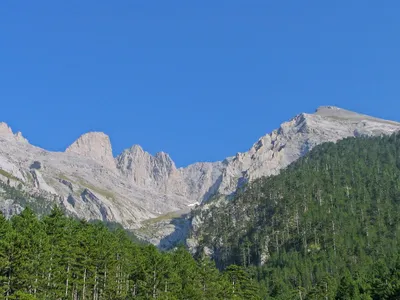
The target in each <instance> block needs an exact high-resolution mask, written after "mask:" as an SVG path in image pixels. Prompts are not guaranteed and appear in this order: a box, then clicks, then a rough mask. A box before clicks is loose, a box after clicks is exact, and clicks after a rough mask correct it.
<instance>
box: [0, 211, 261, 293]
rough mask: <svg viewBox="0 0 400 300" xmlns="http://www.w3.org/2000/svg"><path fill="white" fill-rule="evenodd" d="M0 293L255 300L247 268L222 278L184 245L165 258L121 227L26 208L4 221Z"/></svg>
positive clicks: (1, 223) (0, 233)
mask: <svg viewBox="0 0 400 300" xmlns="http://www.w3.org/2000/svg"><path fill="white" fill-rule="evenodd" d="M0 282H1V285H0V293H1V294H2V295H4V299H7V300H8V299H10V300H11V299H25V300H28V299H29V300H31V299H49V300H50V299H51V300H55V299H76V300H77V299H95V300H97V299H98V300H100V299H116V300H118V299H257V285H256V282H255V281H254V280H253V279H251V278H250V277H249V274H248V273H247V272H246V271H245V270H244V268H242V267H239V266H231V267H229V268H227V269H226V270H225V271H224V272H223V273H221V272H219V271H218V270H217V269H216V267H215V264H214V263H213V262H212V261H211V260H210V259H209V258H207V257H205V256H204V257H202V258H200V259H198V260H194V259H193V257H192V256H191V255H190V254H189V252H188V251H186V249H185V248H184V247H183V246H180V247H177V248H176V249H174V251H170V252H164V253H162V252H160V251H158V250H157V249H156V247H154V246H152V245H143V244H140V243H138V242H135V241H132V238H131V237H130V235H128V234H127V233H126V232H125V231H124V230H122V229H121V228H118V227H117V228H116V229H115V230H111V229H109V228H107V227H106V226H105V224H103V223H101V222H96V223H89V222H86V221H79V220H74V219H72V218H69V217H66V216H65V215H64V213H63V212H62V210H61V209H59V208H56V207H55V208H54V209H53V210H52V212H51V213H50V214H49V215H47V216H45V217H43V218H41V219H39V218H37V217H36V215H35V214H34V212H33V211H32V210H31V209H29V208H26V209H25V210H24V211H23V212H22V213H21V214H20V215H16V216H14V217H12V218H11V219H10V220H6V219H5V218H4V217H2V216H1V217H0Z"/></svg>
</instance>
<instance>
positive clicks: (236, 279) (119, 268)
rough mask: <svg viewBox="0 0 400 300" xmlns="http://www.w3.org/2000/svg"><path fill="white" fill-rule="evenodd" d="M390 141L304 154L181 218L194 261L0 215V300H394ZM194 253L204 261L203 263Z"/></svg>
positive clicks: (399, 184) (70, 227) (112, 237)
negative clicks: (188, 221)
mask: <svg viewBox="0 0 400 300" xmlns="http://www.w3.org/2000/svg"><path fill="white" fill-rule="evenodd" d="M399 149H400V135H396V134H395V135H392V136H382V137H375V138H371V137H359V138H348V139H345V140H342V141H340V142H337V143H326V144H322V145H320V146H317V147H315V148H314V149H313V150H312V151H311V152H310V153H308V154H307V155H305V156H304V157H303V158H301V159H300V160H298V161H297V162H295V163H293V164H292V165H290V166H289V167H288V168H286V169H285V170H283V171H282V172H281V173H280V174H279V175H277V176H272V177H268V178H260V179H257V180H255V181H253V182H251V183H248V184H246V185H245V186H243V187H242V188H240V189H239V190H238V191H237V192H236V194H235V195H234V196H233V197H232V198H231V199H230V200H226V199H223V200H221V197H220V196H218V195H217V196H216V197H215V199H214V200H211V202H209V203H207V205H206V206H204V207H203V208H202V209H196V210H194V212H193V215H192V217H193V218H197V219H198V220H201V222H202V223H201V226H200V227H198V228H196V230H193V231H192V232H191V236H190V237H191V238H196V239H197V240H198V241H199V247H198V251H197V253H196V254H195V255H194V257H193V256H192V255H191V254H190V253H189V252H188V251H187V250H186V248H185V245H180V246H178V247H176V248H175V249H173V250H171V251H168V252H160V251H159V250H157V248H156V247H154V246H152V245H148V244H144V243H140V242H139V241H138V240H137V239H135V238H134V237H133V236H132V235H131V234H128V233H127V232H126V231H124V230H123V229H122V228H121V227H119V226H114V225H115V224H114V225H113V224H111V225H112V226H110V224H104V223H101V222H87V221H83V220H76V219H73V218H71V217H68V216H66V215H65V214H64V213H63V211H62V210H61V209H60V208H57V207H53V208H52V209H51V211H50V212H48V213H46V214H43V215H41V216H40V217H38V216H37V215H36V213H37V212H36V211H35V210H32V209H31V208H26V209H25V210H23V211H22V213H21V214H19V215H15V216H13V217H12V218H10V219H7V218H5V217H3V216H0V293H1V294H2V295H3V296H4V299H7V300H11V299H30V300H32V299H45V300H47V299H49V300H50V299H51V300H55V299H72V300H78V299H79V300H84V299H93V300H100V299H116V300H118V299H121V300H122V299H300V300H306V299H355V300H357V299H364V300H366V299H374V300H375V299H400V254H399V242H400V153H399ZM205 253H211V255H210V256H207V255H205Z"/></svg>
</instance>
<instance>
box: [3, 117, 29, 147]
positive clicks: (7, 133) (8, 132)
mask: <svg viewBox="0 0 400 300" xmlns="http://www.w3.org/2000/svg"><path fill="white" fill-rule="evenodd" d="M0 137H3V138H6V139H11V140H15V141H17V142H28V140H27V139H25V138H24V137H23V136H22V133H21V132H20V131H18V132H17V133H15V134H14V133H13V131H12V129H11V127H10V126H8V124H7V123H4V122H0Z"/></svg>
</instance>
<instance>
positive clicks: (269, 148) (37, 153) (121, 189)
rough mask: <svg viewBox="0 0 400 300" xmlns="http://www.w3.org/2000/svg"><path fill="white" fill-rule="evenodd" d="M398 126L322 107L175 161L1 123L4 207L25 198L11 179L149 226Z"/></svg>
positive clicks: (68, 204)
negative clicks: (248, 138) (205, 158)
mask: <svg viewBox="0 0 400 300" xmlns="http://www.w3.org/2000/svg"><path fill="white" fill-rule="evenodd" d="M399 129H400V123H397V122H392V121H387V120H382V119H378V118H374V117H370V116H366V115H362V114H357V113H355V112H351V111H348V110H344V109H341V108H337V107H333V106H323V107H320V108H318V109H317V110H316V112H315V113H312V114H307V113H302V114H299V115H297V116H295V117H294V118H293V119H291V120H290V121H288V122H285V123H283V124H282V125H281V126H280V127H279V128H278V129H276V130H274V131H273V132H271V133H269V134H267V135H265V136H263V137H261V138H260V139H259V140H258V141H257V142H256V143H255V144H254V145H253V146H252V147H251V148H250V149H249V151H247V152H244V153H237V154H236V155H235V156H232V157H228V158H226V159H224V160H222V161H219V162H202V163H195V164H192V165H189V166H187V167H185V168H177V167H176V166H175V163H174V162H173V160H172V159H171V158H170V157H169V155H168V154H166V153H163V152H160V153H157V154H156V155H154V156H153V155H151V154H150V153H148V152H146V151H144V150H143V149H142V148H141V147H140V146H138V145H135V146H132V147H131V148H129V149H127V150H124V151H123V152H122V153H121V154H120V155H118V156H117V157H113V155H112V147H111V143H110V138H109V137H108V136H107V135H106V134H104V133H101V132H90V133H86V134H84V135H82V136H81V137H80V138H78V139H77V140H76V141H75V142H74V143H72V144H71V146H69V147H68V148H67V149H66V151H65V152H51V151H46V150H44V149H41V148H38V147H36V146H33V145H31V144H30V143H29V142H28V141H27V140H26V139H25V138H24V137H23V136H22V134H21V133H15V134H14V133H13V132H12V130H11V129H10V128H9V126H7V124H5V123H0V181H1V182H2V183H3V185H4V188H2V190H1V191H0V199H1V205H0V209H1V210H2V211H3V212H4V213H6V214H12V213H13V212H19V211H20V208H21V207H22V206H24V205H27V201H21V200H20V198H18V197H16V196H14V195H13V194H10V193H6V192H5V190H6V189H7V187H8V186H9V187H14V188H16V189H18V190H19V191H20V192H21V193H22V194H23V195H25V196H26V197H28V198H29V197H36V198H35V199H37V197H40V199H42V200H43V201H45V202H46V203H48V205H50V204H52V203H53V204H54V203H56V204H59V205H61V206H63V207H64V208H65V209H66V210H67V211H68V212H69V213H70V214H71V215H73V216H76V217H79V218H84V219H88V220H95V219H98V220H103V221H108V222H118V223H121V224H122V225H123V226H124V227H125V228H128V229H138V228H140V227H142V226H143V224H146V226H148V224H149V222H148V221H149V220H150V219H153V220H157V218H158V219H160V216H163V215H166V216H168V214H171V213H172V212H177V211H183V212H186V211H189V210H190V209H191V207H193V206H194V205H195V204H198V203H204V202H206V201H207V200H208V199H210V197H211V196H213V195H215V194H222V195H229V194H232V193H233V192H234V191H235V190H236V189H237V187H238V186H240V185H241V184H243V183H245V182H247V181H249V180H252V179H255V178H258V177H261V176H269V175H273V174H277V173H278V172H279V171H280V170H281V169H282V168H285V167H286V166H288V165H289V164H290V163H292V162H294V161H295V160H297V159H298V158H299V157H301V156H303V155H304V154H305V153H307V152H308V151H310V150H311V149H312V148H313V147H314V146H316V145H318V144H321V143H324V142H328V141H331V142H335V141H337V140H340V139H343V138H346V137H357V136H364V135H366V136H370V135H387V134H391V133H393V132H395V131H397V130H399ZM210 146H211V147H212V145H210ZM28 202H29V201H28ZM35 203H36V202H35ZM36 204H37V203H36ZM162 221H163V222H164V223H165V219H163V220H162ZM150 223H151V224H156V223H157V222H150ZM158 224H159V223H158ZM156 227H157V228H160V226H159V225H158V226H156ZM161 227H163V228H169V229H168V230H166V231H165V230H164V231H163V230H162V228H161V232H159V233H157V234H154V235H153V236H152V237H150V238H149V239H150V240H152V241H153V242H154V243H159V242H160V240H161V239H162V238H163V237H164V236H165V235H169V234H172V233H173V231H174V228H172V229H171V226H170V227H168V226H161ZM172 227H173V226H172ZM178 236H179V234H178Z"/></svg>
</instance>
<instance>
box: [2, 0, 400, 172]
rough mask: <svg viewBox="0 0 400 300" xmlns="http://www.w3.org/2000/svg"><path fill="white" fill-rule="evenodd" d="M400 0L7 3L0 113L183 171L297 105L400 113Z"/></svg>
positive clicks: (35, 130) (30, 129)
mask: <svg viewBox="0 0 400 300" xmlns="http://www.w3.org/2000/svg"><path fill="white" fill-rule="evenodd" d="M399 15H400V1H395V0H393V1H390V0H388V1H365V0H359V1H352V0H343V1H341V0H335V1H321V0H310V1H308V0H307V1H299V0H288V1H270V0H260V1H243V0H241V1H236V0H229V1H228V0H226V1H218V0H201V1H200V0H199V1H188V0H182V1H174V0H171V1H164V0H162V1H135V0H118V1H109V0H84V1H82V0H68V1H54V0H51V1H50V0H48V1H44V0H43V1H42V0H38V1H20V0H2V1H0V103H1V108H0V120H1V121H5V122H7V123H8V124H9V125H11V127H12V128H13V129H14V130H20V131H22V132H23V134H24V135H25V136H26V137H27V138H28V139H29V140H30V142H31V143H32V144H35V145H38V146H41V147H44V148H46V149H49V150H57V151H60V150H64V148H65V147H66V146H67V145H68V144H70V143H71V142H73V141H74V140H75V139H76V138H77V137H78V136H80V135H81V134H82V133H85V132H87V131H104V132H105V133H107V134H108V135H110V137H111V141H112V144H113V148H114V154H118V153H120V152H121V151H122V149H124V148H128V147H130V146H132V145H133V144H140V145H141V146H142V147H143V148H144V149H145V150H147V151H149V152H150V153H152V154H154V153H156V152H158V151H164V152H167V153H169V154H170V155H171V157H172V158H173V159H174V160H175V162H176V163H177V165H178V166H184V165H187V164H189V163H192V162H195V161H214V160H221V159H223V158H225V157H226V156H230V155H234V154H235V153H236V152H239V151H246V150H247V149H248V148H250V147H251V145H252V144H253V143H254V142H255V141H256V140H257V139H258V138H259V137H260V136H262V135H264V134H265V133H268V132H270V131H271V130H273V129H275V128H277V127H279V124H280V123H281V122H283V121H285V120H288V119H289V118H291V117H293V116H294V115H296V114H298V113H300V112H313V111H314V110H315V109H316V108H317V107H318V106H320V105H337V106H340V107H343V108H347V109H351V110H356V111H359V112H362V113H366V114H371V115H374V116H377V117H382V118H387V119H393V120H397V121H400V97H399V96H400V18H399Z"/></svg>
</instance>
